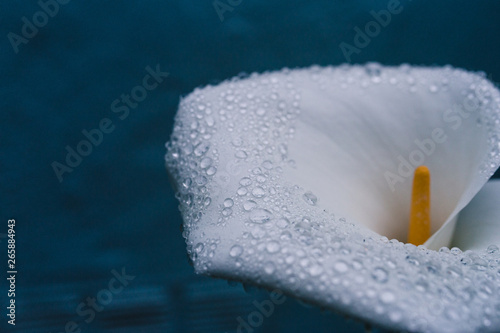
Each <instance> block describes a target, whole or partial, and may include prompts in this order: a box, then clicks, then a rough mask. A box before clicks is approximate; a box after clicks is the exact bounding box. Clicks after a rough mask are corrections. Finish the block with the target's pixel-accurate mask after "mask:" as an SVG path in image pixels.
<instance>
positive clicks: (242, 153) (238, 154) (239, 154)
mask: <svg viewBox="0 0 500 333" xmlns="http://www.w3.org/2000/svg"><path fill="white" fill-rule="evenodd" d="M234 156H236V158H239V159H245V158H247V156H248V154H247V153H246V152H245V151H244V150H238V151H237V152H236V154H234Z"/></svg>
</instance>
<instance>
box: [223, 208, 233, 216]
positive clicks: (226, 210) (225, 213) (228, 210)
mask: <svg viewBox="0 0 500 333" xmlns="http://www.w3.org/2000/svg"><path fill="white" fill-rule="evenodd" d="M232 213H233V210H232V209H231V208H224V209H223V210H222V215H223V216H226V217H227V216H229V215H231V214H232Z"/></svg>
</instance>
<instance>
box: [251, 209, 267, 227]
mask: <svg viewBox="0 0 500 333" xmlns="http://www.w3.org/2000/svg"><path fill="white" fill-rule="evenodd" d="M272 215H273V213H271V212H270V211H268V210H267V209H262V208H258V209H254V210H252V211H251V212H250V221H252V222H253V223H259V224H261V223H266V222H267V221H269V220H270V219H271V216H272Z"/></svg>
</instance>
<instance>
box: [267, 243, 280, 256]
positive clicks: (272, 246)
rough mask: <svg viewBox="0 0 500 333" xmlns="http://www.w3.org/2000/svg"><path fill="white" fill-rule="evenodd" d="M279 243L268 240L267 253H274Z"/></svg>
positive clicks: (278, 248) (277, 249) (278, 247)
mask: <svg viewBox="0 0 500 333" xmlns="http://www.w3.org/2000/svg"><path fill="white" fill-rule="evenodd" d="M280 248H281V246H280V243H278V242H277V241H270V242H268V243H267V244H266V251H267V252H269V253H276V252H278V251H279V250H280Z"/></svg>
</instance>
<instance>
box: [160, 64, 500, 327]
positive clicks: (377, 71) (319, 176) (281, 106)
mask: <svg viewBox="0 0 500 333" xmlns="http://www.w3.org/2000/svg"><path fill="white" fill-rule="evenodd" d="M499 115H500V93H499V91H498V90H497V89H496V88H495V87H494V86H493V85H492V84H491V83H490V82H489V81H488V80H486V79H485V78H484V77H483V76H482V75H480V74H475V73H470V72H466V71H463V70H459V69H454V68H451V67H445V68H425V67H410V66H408V65H403V66H400V67H383V66H380V65H378V64H368V65H366V66H340V67H327V68H319V67H312V68H309V69H304V70H282V71H280V72H273V73H265V74H261V75H257V74H253V75H251V76H250V77H249V78H244V79H233V80H230V81H226V82H223V83H221V84H219V85H218V86H208V87H205V88H203V89H197V90H195V91H194V92H193V93H192V94H190V95H189V96H188V97H187V98H185V99H183V100H182V101H181V103H180V107H179V111H178V114H177V118H176V125H175V127H174V131H173V134H172V139H171V141H170V142H169V143H168V144H167V155H166V162H167V168H168V169H169V171H170V174H171V175H172V177H173V180H174V183H175V185H176V188H177V190H178V196H179V199H180V202H181V205H180V208H181V212H182V215H183V219H184V236H185V237H186V241H187V244H188V252H189V253H190V255H191V257H192V259H193V262H194V266H195V269H196V271H197V272H198V273H203V274H208V275H213V276H219V277H225V278H230V279H236V280H240V281H248V282H252V283H254V284H257V285H261V286H264V287H269V288H280V289H282V290H283V291H284V292H286V293H288V294H290V295H293V296H295V297H297V298H300V299H303V300H305V301H308V302H312V303H314V304H318V305H320V306H324V307H328V308H331V309H333V310H338V311H342V312H344V313H346V314H349V315H352V316H354V317H358V318H362V319H364V320H366V321H369V322H373V323H376V324H378V325H381V326H384V327H390V328H394V329H400V330H409V331H429V332H470V331H475V330H480V331H485V332H486V331H491V332H494V331H498V328H499V327H500V271H499V268H498V263H499V261H500V253H499V252H498V248H497V247H495V246H490V247H488V248H487V246H488V245H492V244H497V245H498V244H499V243H500V233H499V232H498V230H499V228H500V227H499V225H500V220H498V219H497V217H500V211H499V212H496V211H495V213H492V214H489V215H488V213H486V212H484V210H486V209H490V208H492V210H493V209H494V208H495V201H494V200H498V199H500V191H499V190H500V188H499V186H496V187H494V186H487V187H485V191H486V192H485V193H480V194H479V195H478V196H477V197H476V198H475V199H474V202H473V204H474V207H478V208H475V209H474V208H471V209H469V207H467V208H466V210H465V211H464V218H463V219H462V218H461V215H459V212H460V211H461V210H462V209H463V208H464V207H466V206H467V204H468V203H469V202H470V201H471V200H472V198H473V197H474V196H475V195H476V194H477V193H478V191H479V190H480V189H481V188H482V187H483V185H484V184H485V183H486V181H487V180H488V178H489V176H490V175H491V174H492V173H493V172H494V171H495V170H496V169H497V167H498V165H499V142H500V140H499V137H500V136H499V135H500V125H499V124H500V117H499ZM418 165H426V166H427V167H428V168H429V170H430V173H431V178H432V181H431V223H432V234H433V235H432V236H431V238H430V239H429V240H428V241H427V242H426V244H425V246H426V247H418V248H417V247H415V246H414V245H411V244H404V243H402V242H400V241H403V242H404V241H405V240H406V234H407V232H408V219H409V210H410V194H411V182H412V175H413V170H414V169H415V167H417V166H418ZM497 189H499V190H497ZM497 193H498V195H497ZM483 198H484V200H483ZM476 199H477V200H478V203H477V204H476ZM483 201H486V202H487V203H486V204H483V205H481V202H483ZM471 207H472V206H471ZM483 213H484V217H482V215H483ZM495 214H496V215H495ZM457 216H458V223H457V222H456V221H457ZM457 224H458V228H457V230H456V232H455V226H456V225H457ZM471 230H474V232H471ZM469 233H471V234H474V237H470V238H468V237H467V235H468V234H469ZM388 239H393V240H391V241H389V240H388ZM396 239H398V240H400V241H397V240H396ZM485 239H486V241H485ZM455 244H458V245H460V246H461V250H463V251H465V250H468V249H473V250H472V251H466V252H462V251H461V250H459V249H458V248H453V249H452V250H449V249H448V248H442V247H451V246H454V245H455ZM440 248H441V250H439V249H440ZM431 249H434V250H439V251H433V250H431Z"/></svg>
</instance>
